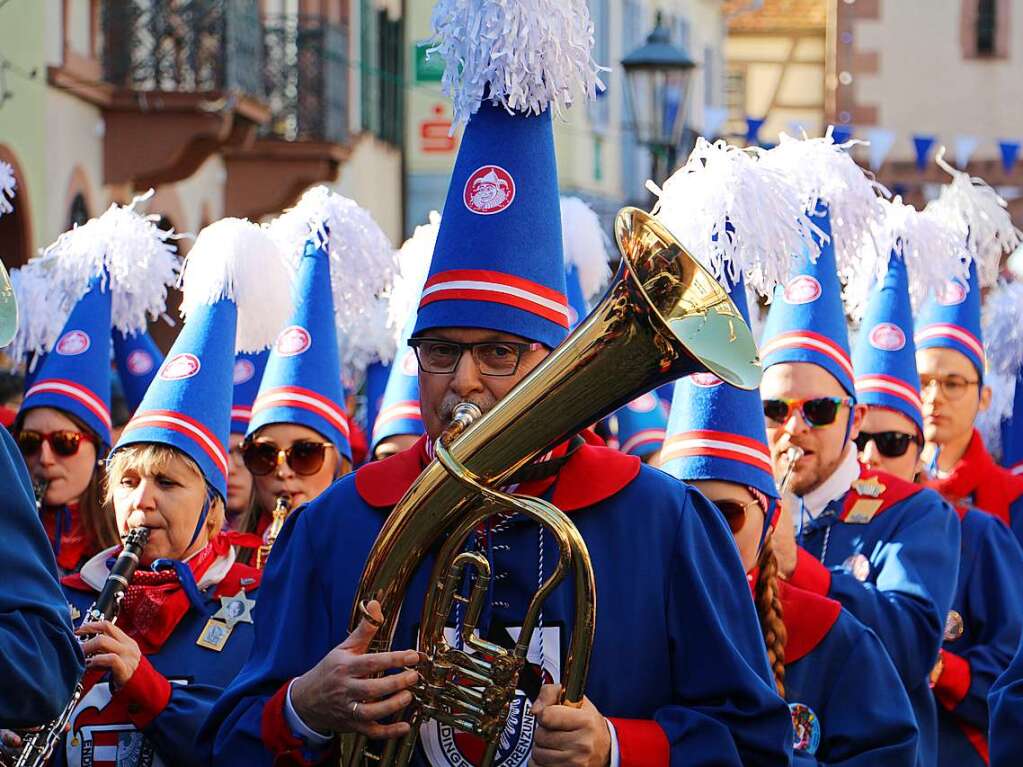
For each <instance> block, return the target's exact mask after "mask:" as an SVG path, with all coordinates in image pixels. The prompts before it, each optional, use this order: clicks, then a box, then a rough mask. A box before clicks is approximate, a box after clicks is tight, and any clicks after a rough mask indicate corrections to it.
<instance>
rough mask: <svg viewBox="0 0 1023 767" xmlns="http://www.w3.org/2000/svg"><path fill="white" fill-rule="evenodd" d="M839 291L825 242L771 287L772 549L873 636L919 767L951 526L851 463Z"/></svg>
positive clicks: (925, 496)
mask: <svg viewBox="0 0 1023 767" xmlns="http://www.w3.org/2000/svg"><path fill="white" fill-rule="evenodd" d="M840 290H841V288H840V285H839V282H838V277H837V274H836V272H835V262H834V251H833V246H832V245H830V244H828V245H826V246H825V247H824V248H822V251H821V256H820V258H819V259H818V260H817V262H816V263H809V262H808V261H806V260H804V262H803V264H802V268H801V269H800V273H799V274H797V275H796V276H795V277H794V278H793V279H792V280H790V281H789V283H788V284H787V285H786V286H785V287H784V288H779V290H778V291H777V294H776V296H775V300H774V303H773V304H772V306H771V311H770V314H769V316H768V319H767V324H766V326H765V329H764V343H763V345H762V348H761V353H762V355H763V362H764V367H765V372H764V380H763V382H762V384H761V389H760V391H761V397H762V399H763V403H764V416H765V421H766V426H767V436H768V442H769V444H770V448H771V459H772V463H773V465H774V472H775V477H776V478H777V479H778V481H779V482H781V481H782V480H783V478H785V477H786V474H788V475H789V476H788V482H787V486H786V487H785V488H784V489H785V490H786V491H787V498H786V499H785V501H784V504H783V512H782V519H781V521H780V522H779V524H778V528H777V531H776V532H775V538H774V541H775V550H776V553H777V555H778V559H779V568H780V571H781V573H782V575H783V577H786V578H787V579H788V580H789V582H790V583H791V584H793V585H795V586H798V587H800V588H804V589H806V590H808V591H813V592H816V593H818V594H822V595H824V596H828V597H831V598H833V599H836V600H837V601H839V602H841V603H842V605H843V607H845V608H846V609H847V610H849V612H851V613H852V614H853V615H854V616H855V617H857V618H859V619H860V620H861V621H862V622H863V623H865V624H866V625H867V626H868V627H869V628H871V629H873V630H874V631H875V632H876V633H877V635H878V636H879V637H880V638H881V641H882V642H883V643H884V645H885V648H886V649H887V651H888V654H889V655H890V656H891V659H892V661H893V662H894V664H895V667H896V669H897V670H898V671H899V675H900V677H901V679H902V683H903V685H904V686H905V688H906V692H907V694H908V695H909V698H910V701H911V703H912V705H913V712H914V715H915V717H916V721H917V726H918V727H919V730H920V747H919V750H918V754H917V764H919V765H921V766H923V765H928V766H930V765H933V764H934V763H935V759H936V751H937V732H936V730H937V714H936V710H935V703H934V698H933V695H932V694H931V691H930V689H929V685H928V678H929V674H930V671H931V668H932V667H933V665H934V662H935V660H936V658H937V656H938V649H939V647H940V644H941V636H942V627H943V625H944V622H945V616H946V613H947V612H948V609H949V605H950V604H951V601H952V594H953V591H954V588H955V582H956V570H957V567H958V559H959V525H958V523H957V520H956V517H955V514H954V513H953V512H952V510H951V509H950V508H949V507H948V505H947V504H945V503H944V502H943V501H942V500H941V498H940V497H939V496H938V495H937V494H936V493H934V492H933V491H931V490H927V489H923V488H920V487H919V486H916V485H913V484H911V483H910V482H907V481H904V480H901V479H899V478H897V477H895V476H892V475H890V474H886V473H884V472H879V471H875V470H873V469H871V468H868V467H865V466H862V465H860V463H859V462H858V461H857V449H856V444H855V440H856V439H857V438H858V437H859V435H860V432H861V429H862V428H863V426H864V418H865V416H866V414H867V408H866V406H865V405H864V404H862V403H861V402H859V401H858V400H857V393H856V387H855V386H854V383H853V376H854V373H853V366H852V363H851V360H850V355H849V344H848V337H847V331H846V321H845V313H844V309H843V306H842V302H841V294H840ZM874 428H877V429H880V428H881V427H880V426H875V427H874ZM885 441H887V439H886V440H885ZM793 449H795V451H793ZM793 453H795V455H793ZM845 694H850V692H849V691H846V692H845ZM864 705H866V706H869V705H870V704H869V702H865V703H864Z"/></svg>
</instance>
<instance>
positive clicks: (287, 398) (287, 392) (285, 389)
mask: <svg viewBox="0 0 1023 767" xmlns="http://www.w3.org/2000/svg"><path fill="white" fill-rule="evenodd" d="M274 407H293V408H298V409H300V410H307V411H309V412H310V413H313V414H315V415H318V416H319V417H320V418H323V419H325V420H326V421H327V422H328V423H330V424H331V425H332V426H334V428H336V429H337V430H338V431H340V432H341V433H342V434H343V435H344V437H345V439H348V437H349V430H348V416H347V415H345V412H344V411H343V410H342V409H341V408H339V407H338V406H337V404H336V403H334V402H332V401H331V400H329V399H327V398H326V397H324V396H323V395H322V394H317V393H316V392H314V391H312V390H311V389H303V388H302V387H300V386H278V387H275V388H273V389H269V390H267V391H265V392H260V394H259V396H258V397H257V398H256V402H255V403H254V404H253V405H252V413H253V415H255V414H256V413H259V412H261V411H263V410H269V409H270V408H274Z"/></svg>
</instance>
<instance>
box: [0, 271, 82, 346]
mask: <svg viewBox="0 0 1023 767" xmlns="http://www.w3.org/2000/svg"><path fill="white" fill-rule="evenodd" d="M11 287H12V288H13V290H14V299H15V301H16V302H17V304H18V307H19V311H18V330H17V332H16V333H15V334H14V340H13V341H11V345H10V346H8V347H7V349H6V350H5V353H6V354H7V356H9V357H10V358H11V359H12V360H14V361H15V362H21V361H22V360H24V359H25V358H26V357H28V355H29V354H30V353H32V352H36V353H40V354H45V353H46V352H48V351H49V350H50V349H51V348H52V347H53V344H54V343H55V342H56V340H57V337H58V336H59V335H60V331H61V330H63V329H64V323H65V322H67V318H68V314H69V313H70V311H69V310H64V309H62V308H61V306H60V305H59V301H57V300H56V298H57V296H56V295H55V294H54V291H53V286H52V282H51V280H50V279H49V278H48V277H47V275H46V270H45V268H44V267H43V266H42V261H41V259H38V258H34V259H32V260H31V261H29V262H28V263H27V264H25V266H23V267H21V268H20V269H12V270H11ZM34 362H35V361H33V364H34Z"/></svg>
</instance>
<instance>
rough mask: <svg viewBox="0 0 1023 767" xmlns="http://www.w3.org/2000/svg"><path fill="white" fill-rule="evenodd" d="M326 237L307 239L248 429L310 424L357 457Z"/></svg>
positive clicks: (344, 452) (340, 449)
mask: <svg viewBox="0 0 1023 767" xmlns="http://www.w3.org/2000/svg"><path fill="white" fill-rule="evenodd" d="M328 247H329V245H328V242H327V241H326V240H324V241H321V242H320V243H319V244H317V242H316V240H315V239H312V238H311V239H309V240H308V241H307V242H306V247H305V254H304V255H303V256H302V259H301V261H300V262H299V266H298V277H297V281H296V284H295V309H294V312H293V314H292V315H291V319H290V320H289V321H288V324H287V327H285V328H284V330H282V331H281V332H280V334H279V335H278V336H277V340H276V341H275V342H274V345H273V348H272V349H271V350H270V358H269V360H268V361H267V363H266V370H265V371H264V372H263V380H262V382H261V383H260V386H259V393H258V394H257V395H256V401H255V402H254V403H253V405H252V421H251V422H250V423H249V429H248V432H247V433H248V434H249V435H251V434H254V433H256V432H257V431H259V429H261V428H262V427H264V426H267V425H269V424H272V423H295V424H301V425H302V426H307V427H309V428H310V429H313V430H314V431H316V432H318V433H319V434H321V435H322V436H323V438H324V439H326V440H329V441H330V442H332V443H333V444H334V445H335V446H336V447H337V451H338V453H339V454H340V455H343V456H344V457H345V458H347V459H348V460H349V461H351V460H352V448H351V445H350V444H349V441H348V436H349V427H348V414H347V413H346V412H345V392H344V387H343V386H342V384H341V356H340V351H339V349H338V339H337V325H336V324H335V318H334V294H333V291H332V290H331V263H330V256H329V253H328Z"/></svg>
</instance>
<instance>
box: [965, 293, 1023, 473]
mask: <svg viewBox="0 0 1023 767" xmlns="http://www.w3.org/2000/svg"><path fill="white" fill-rule="evenodd" d="M1021 315H1023V282H1018V281H1012V282H1001V283H999V284H998V285H997V286H996V288H995V289H994V290H992V291H991V292H990V294H988V296H987V300H986V301H985V303H984V337H985V338H986V339H987V340H986V343H985V345H984V351H985V353H986V357H987V363H988V371H987V373H988V375H987V377H986V378H985V379H984V382H985V384H987V385H988V386H990V388H991V399H990V403H989V406H988V408H987V409H986V410H982V411H981V412H980V413H978V415H977V421H976V427H977V430H978V431H979V432H980V434H981V436H982V437H983V439H984V444H985V446H986V447H987V449H988V451H989V452H990V453H991V455H992V456H994V457H995V458H997V459H998V460H999V461H1000V463H1001V464H1002V466H1005V467H1006V468H1008V469H1011V470H1013V471H1014V473H1017V474H1019V473H1023V324H1021V323H1020V316H1021Z"/></svg>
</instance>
